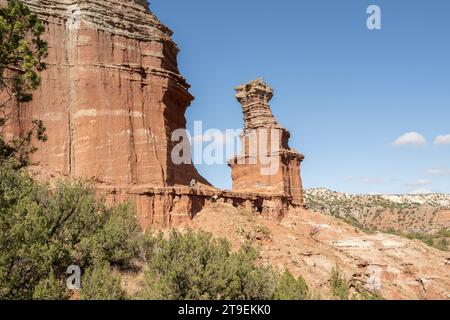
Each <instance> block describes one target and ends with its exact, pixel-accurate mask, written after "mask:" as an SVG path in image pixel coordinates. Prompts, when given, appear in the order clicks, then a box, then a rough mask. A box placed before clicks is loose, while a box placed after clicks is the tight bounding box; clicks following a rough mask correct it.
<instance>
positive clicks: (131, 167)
mask: <svg viewBox="0 0 450 320" xmlns="http://www.w3.org/2000/svg"><path fill="white" fill-rule="evenodd" d="M0 1H1V3H3V4H4V3H5V1H4V0H0ZM23 2H25V3H26V4H28V5H29V7H30V8H31V10H32V11H33V12H35V13H36V14H38V16H39V17H40V18H41V19H42V20H43V21H44V22H45V27H46V33H45V40H46V41H47V42H48V43H49V55H48V57H47V58H46V63H47V70H46V71H45V72H43V74H42V85H41V86H40V88H39V89H38V90H37V91H36V92H35V93H34V97H33V101H32V102H31V103H30V104H29V105H27V106H25V107H24V108H23V109H22V110H23V111H22V112H21V114H20V115H18V119H19V121H17V122H16V123H15V125H14V126H13V127H12V129H11V130H12V131H13V133H14V134H20V132H23V131H24V130H26V129H27V126H29V125H30V121H31V120H32V119H40V120H43V121H44V123H45V126H46V127H47V129H48V137H49V140H48V141H47V142H46V143H45V144H42V145H39V152H38V153H36V154H35V155H34V156H33V158H32V161H33V162H34V163H36V164H37V166H38V169H39V170H38V171H39V172H40V174H41V175H43V174H44V173H45V174H47V175H49V176H50V177H51V176H55V177H82V178H85V179H89V180H90V181H92V182H94V183H95V185H96V187H97V189H98V190H99V192H102V193H103V194H105V195H107V198H108V199H109V200H110V201H111V202H119V201H124V200H125V199H132V200H133V201H134V202H135V203H136V207H137V211H138V216H139V221H140V224H141V225H142V227H143V228H147V227H148V226H149V225H162V226H168V225H174V224H179V223H183V222H186V220H189V219H191V218H192V217H193V216H194V215H195V214H196V213H198V212H199V211H201V210H202V209H203V208H205V207H207V206H208V205H209V204H210V203H211V202H214V201H223V202H226V203H230V204H232V205H234V206H237V207H238V206H243V207H246V208H248V209H250V210H252V211H258V212H261V213H263V214H265V215H275V216H278V217H279V216H282V215H283V214H284V213H285V212H286V210H288V209H289V208H290V207H298V206H302V205H303V197H302V184H301V179H300V172H299V169H300V163H301V161H302V160H303V156H302V155H300V154H298V153H297V152H295V151H294V150H291V149H290V148H289V146H288V139H289V132H288V131H287V130H286V129H284V128H282V127H281V126H279V125H278V124H277V123H276V121H275V119H274V117H273V115H272V112H271V110H270V107H269V105H268V101H269V100H270V98H271V97H272V89H271V88H270V87H268V86H267V85H266V84H265V83H264V82H263V81H262V80H261V79H258V80H255V81H253V82H250V83H248V84H246V85H244V86H241V87H239V88H237V95H236V96H237V98H238V100H239V101H240V102H241V103H242V104H243V111H244V118H245V134H246V135H247V136H250V135H251V133H252V132H259V131H261V130H263V129H265V130H267V131H268V132H269V134H268V135H267V137H266V138H265V139H266V140H267V141H263V142H262V143H265V144H266V145H271V143H270V137H271V136H272V135H271V134H270V133H271V132H274V133H279V134H278V136H279V139H280V141H279V143H280V144H281V146H280V148H277V150H270V149H269V150H268V153H270V154H271V156H273V159H274V161H276V162H277V167H278V168H279V170H277V171H276V172H274V173H273V174H271V175H265V176H263V177H262V176H261V174H260V167H261V165H260V164H259V163H256V164H253V163H252V164H246V163H245V161H244V163H241V162H240V161H238V160H237V159H238V158H239V159H244V160H245V159H248V157H249V154H248V150H246V149H245V148H244V150H243V151H242V155H240V156H239V157H237V158H236V159H235V162H233V163H230V166H231V167H232V172H233V174H232V175H233V179H234V186H233V190H232V191H221V190H218V189H216V188H214V187H212V186H211V185H210V184H209V183H208V182H207V181H206V180H205V179H204V178H203V177H201V176H200V175H199V173H198V172H197V170H196V169H195V167H194V165H192V163H190V164H183V165H175V164H174V163H173V162H172V159H171V152H172V150H173V147H174V146H175V144H176V143H178V142H172V139H171V137H172V133H173V132H174V130H177V129H185V128H186V118H185V112H186V110H187V108H188V107H189V105H190V104H191V102H192V100H193V99H194V97H193V96H192V95H191V94H190V93H189V84H188V83H187V82H186V80H185V79H184V78H183V77H182V76H181V75H180V73H179V71H178V66H177V54H178V48H177V46H176V44H175V43H174V42H173V41H172V39H171V35H172V32H171V31H170V30H169V29H168V28H167V27H165V26H164V25H163V24H162V23H161V22H160V21H159V20H158V19H157V18H156V17H155V16H154V15H153V14H152V13H151V12H150V10H149V7H148V4H147V2H146V1H144V0H141V1H137V0H135V1H131V0H109V1H105V0H96V1H88V0H52V1H48V0H47V1H44V0H24V1H23ZM243 139H246V138H245V137H244V138H243ZM261 139H262V138H261ZM247 140H248V139H247ZM193 181H195V184H194V185H193V184H192V182H193ZM255 186H258V188H255Z"/></svg>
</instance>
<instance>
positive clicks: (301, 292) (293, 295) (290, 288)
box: [274, 271, 309, 300]
mask: <svg viewBox="0 0 450 320" xmlns="http://www.w3.org/2000/svg"><path fill="white" fill-rule="evenodd" d="M308 298H309V289H308V285H307V284H306V281H305V279H303V278H302V277H301V276H300V277H298V278H297V279H296V278H295V277H294V276H293V275H292V273H290V272H289V271H285V272H284V273H283V274H282V275H280V276H279V279H278V285H277V288H276V290H275V294H274V299H275V300H306V299H308Z"/></svg>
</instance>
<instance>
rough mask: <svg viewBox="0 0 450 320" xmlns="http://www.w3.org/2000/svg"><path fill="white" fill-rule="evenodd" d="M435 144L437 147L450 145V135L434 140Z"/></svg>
mask: <svg viewBox="0 0 450 320" xmlns="http://www.w3.org/2000/svg"><path fill="white" fill-rule="evenodd" d="M434 144H435V145H437V146H443V145H447V144H450V134H447V135H444V136H437V137H436V139H434Z"/></svg>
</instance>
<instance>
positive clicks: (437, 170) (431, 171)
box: [426, 168, 450, 176]
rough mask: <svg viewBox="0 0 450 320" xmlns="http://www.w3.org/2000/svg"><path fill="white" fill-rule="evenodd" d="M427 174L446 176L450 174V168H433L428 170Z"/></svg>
mask: <svg viewBox="0 0 450 320" xmlns="http://www.w3.org/2000/svg"><path fill="white" fill-rule="evenodd" d="M426 173H427V175H429V176H445V175H448V174H450V169H443V168H432V169H429V170H427V172H426Z"/></svg>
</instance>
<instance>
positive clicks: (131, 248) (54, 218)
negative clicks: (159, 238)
mask: <svg viewBox="0 0 450 320" xmlns="http://www.w3.org/2000/svg"><path fill="white" fill-rule="evenodd" d="M138 236H139V229H138V226H137V223H136V219H135V217H134V211H133V210H132V208H131V206H130V205H128V204H124V205H120V206H117V207H113V208H109V207H107V206H106V205H105V203H104V201H101V200H98V199H97V197H96V194H95V191H94V189H93V188H92V187H91V186H89V185H87V184H85V183H83V182H75V183H59V184H58V185H57V186H56V189H55V190H53V191H52V190H50V188H49V187H47V186H45V185H42V184H40V183H38V182H36V181H34V180H33V179H32V178H30V177H29V176H27V175H25V174H22V173H20V172H19V171H17V170H15V169H14V168H13V167H12V166H9V165H7V164H3V165H1V166H0V298H1V299H30V298H33V297H39V298H56V297H57V298H63V297H64V286H60V285H58V284H59V283H60V282H61V280H62V279H63V278H64V277H65V271H66V268H67V267H68V266H70V265H78V266H79V267H80V268H81V269H82V270H85V269H87V268H89V267H90V266H92V265H93V264H94V262H96V261H105V262H108V263H111V264H114V265H118V266H123V265H127V264H129V263H130V260H131V259H132V258H133V257H135V256H137V254H138V252H137V250H138V248H139V246H138V245H137V243H138ZM45 288H51V290H50V291H51V292H52V293H51V294H50V295H49V296H45V294H44V293H43V292H44V291H45V290H44V289H45ZM57 288H59V292H58V293H57V292H56V291H58V290H57Z"/></svg>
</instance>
